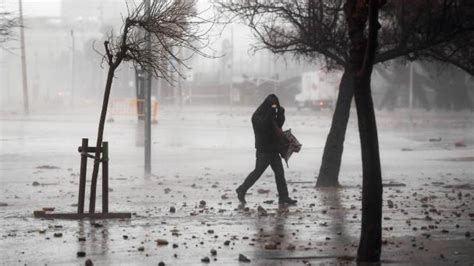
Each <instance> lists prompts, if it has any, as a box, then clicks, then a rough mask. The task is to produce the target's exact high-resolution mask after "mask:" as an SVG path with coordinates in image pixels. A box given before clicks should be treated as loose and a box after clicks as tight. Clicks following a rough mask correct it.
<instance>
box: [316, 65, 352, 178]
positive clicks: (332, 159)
mask: <svg viewBox="0 0 474 266" xmlns="http://www.w3.org/2000/svg"><path fill="white" fill-rule="evenodd" d="M353 80H354V79H353V74H352V72H350V68H349V67H346V68H345V69H344V74H343V75H342V78H341V83H340V84H339V93H338V96H337V102H336V109H335V110H334V114H333V117H332V123H331V129H330V130H329V134H328V136H327V139H326V145H325V146H324V153H323V159H322V161H321V167H320V169H319V175H318V181H317V182H316V187H335V186H339V170H340V168H341V158H342V152H343V149H344V138H345V135H346V129H347V123H348V121H349V114H350V109H351V101H352V96H353V95H354V83H353Z"/></svg>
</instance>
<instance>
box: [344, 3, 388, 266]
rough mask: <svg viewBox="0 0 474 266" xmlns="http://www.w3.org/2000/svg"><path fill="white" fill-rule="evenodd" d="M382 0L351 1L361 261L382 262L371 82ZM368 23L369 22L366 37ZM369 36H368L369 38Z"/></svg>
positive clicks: (379, 184)
mask: <svg viewBox="0 0 474 266" xmlns="http://www.w3.org/2000/svg"><path fill="white" fill-rule="evenodd" d="M379 8H380V3H379V1H378V0H370V1H369V2H368V3H367V2H366V1H365V0H347V1H346V4H345V6H344V12H345V16H346V20H347V25H348V31H349V39H350V51H349V56H350V59H349V62H350V67H351V70H352V72H353V73H354V85H355V86H354V98H355V102H356V109H357V118H358V124H359V135H360V144H361V151H362V178H363V181H362V225H361V235H360V243H359V249H358V250H357V261H359V262H379V261H380V254H381V250H382V194H383V191H382V174H381V168H380V157H379V146H378V137H377V125H376V121H375V112H374V105H373V102H372V96H371V88H370V79H371V75H372V70H373V60H374V57H375V51H376V48H377V35H378V30H379V28H380V24H379V23H378V9H379ZM367 20H368V21H369V27H368V34H366V25H367ZM367 35H368V36H367Z"/></svg>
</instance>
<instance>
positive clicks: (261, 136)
mask: <svg viewBox="0 0 474 266" xmlns="http://www.w3.org/2000/svg"><path fill="white" fill-rule="evenodd" d="M273 103H276V105H277V108H272V104H273ZM283 123H285V109H284V108H283V107H281V106H280V102H279V101H278V98H277V96H276V95H274V94H270V95H268V96H267V97H266V98H265V100H264V101H263V103H262V104H261V105H260V106H259V107H258V108H257V110H256V111H255V112H254V113H253V115H252V126H253V132H254V134H255V148H256V149H257V151H258V152H278V145H279V141H280V137H281V134H282V130H281V127H282V126H283Z"/></svg>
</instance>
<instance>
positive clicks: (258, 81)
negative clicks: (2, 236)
mask: <svg viewBox="0 0 474 266" xmlns="http://www.w3.org/2000/svg"><path fill="white" fill-rule="evenodd" d="M129 3H130V2H129ZM23 5H24V25H25V28H24V30H25V48H26V65H27V82H28V92H29V95H30V105H31V108H32V110H33V111H35V110H36V111H40V110H43V109H44V108H47V109H49V108H56V107H57V108H61V107H68V108H77V107H78V106H80V107H86V106H88V105H96V104H98V103H99V102H100V101H101V97H102V94H103V88H104V85H105V77H106V69H105V65H106V64H105V63H104V64H103V65H102V66H103V68H101V59H102V57H101V55H99V54H98V53H97V52H96V51H94V49H93V47H95V49H97V50H98V51H99V52H103V41H104V40H105V38H106V35H107V34H109V33H111V32H113V33H115V34H116V35H118V33H119V30H120V28H121V25H122V18H123V17H125V16H126V14H127V5H126V1H123V0H100V1H97V0H84V1H73V0H63V1H60V0H56V1H53V0H47V1H33V0H29V1H24V3H23ZM198 8H199V9H202V10H206V12H211V13H212V12H215V13H218V12H219V11H218V10H217V9H214V7H213V6H212V1H207V0H201V1H199V5H198ZM0 9H1V10H3V12H12V15H13V16H17V15H18V12H19V11H18V2H17V1H10V0H2V1H0ZM18 32H19V29H18V28H16V29H14V30H13V36H12V37H11V38H10V39H9V40H7V41H6V42H3V43H2V49H0V87H1V90H0V97H1V102H0V106H1V107H0V110H1V111H2V112H20V111H21V110H22V102H23V98H22V97H23V94H22V79H21V60H20V42H19V33H18ZM210 34H211V38H210V40H211V45H210V47H209V51H208V54H210V55H212V56H214V57H215V58H202V57H198V56H196V57H194V58H193V59H192V60H191V61H190V62H188V65H189V66H190V67H191V69H185V68H183V69H182V71H183V73H184V76H185V77H186V80H183V79H180V78H178V76H176V82H175V83H174V84H173V86H172V85H170V84H168V83H167V82H165V81H164V80H153V85H152V96H153V97H154V99H155V100H156V101H158V102H159V104H180V105H201V104H212V105H229V104H232V105H241V106H255V105H256V104H257V103H258V102H260V101H261V99H263V97H264V96H265V95H267V94H268V93H277V95H279V97H280V98H281V99H282V101H283V103H284V104H285V105H288V106H293V105H296V101H295V96H296V95H297V94H300V93H301V90H302V88H301V87H302V75H303V73H306V72H310V71H316V70H320V69H321V65H322V64H320V62H318V60H317V59H315V60H314V61H311V62H308V61H305V60H303V59H302V60H298V58H294V57H293V56H281V55H280V56H278V55H273V54H272V53H271V52H270V51H268V50H255V49H253V45H255V44H256V39H255V38H254V37H253V36H252V33H251V32H250V30H249V29H248V27H247V26H246V25H242V24H238V23H230V24H228V25H226V26H223V25H216V26H214V27H213V30H212V32H210ZM336 71H337V70H336ZM410 72H412V74H413V89H412V90H410V84H409V80H410V78H409V77H410ZM373 75H374V77H373V81H372V83H373V97H374V102H375V105H376V108H378V109H383V108H386V109H388V110H393V109H394V108H404V107H410V102H411V106H412V107H414V108H420V109H425V110H438V109H439V110H463V109H467V110H473V106H474V105H473V94H474V92H473V87H474V86H473V84H474V81H473V78H472V77H470V75H468V74H467V73H465V72H463V71H461V70H459V69H457V68H455V67H453V66H444V65H439V64H434V63H429V62H418V61H415V62H413V63H410V62H402V61H400V60H398V61H394V62H391V63H388V64H379V65H377V66H376V71H374V74H373ZM137 78H139V77H137V76H136V73H135V70H134V69H133V66H132V65H131V64H130V63H128V62H126V63H124V64H123V65H121V66H120V68H119V70H118V72H117V73H116V79H115V80H114V84H113V89H112V98H111V100H112V102H111V105H112V112H113V108H114V107H113V106H114V102H115V106H117V105H124V104H125V103H128V102H130V101H131V99H135V98H136V97H137V96H138V98H140V96H139V95H140V89H139V88H138V87H139V86H137ZM337 85H338V84H337V83H336V84H334V86H332V88H331V89H332V90H334V91H336V90H337ZM410 95H411V99H412V100H410ZM335 96H336V93H334V100H335Z"/></svg>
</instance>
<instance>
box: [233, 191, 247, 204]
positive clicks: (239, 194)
mask: <svg viewBox="0 0 474 266" xmlns="http://www.w3.org/2000/svg"><path fill="white" fill-rule="evenodd" d="M235 192H237V198H238V199H239V201H240V203H242V204H245V203H247V202H246V201H245V192H243V191H241V190H240V189H239V188H237V189H236V190H235Z"/></svg>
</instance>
